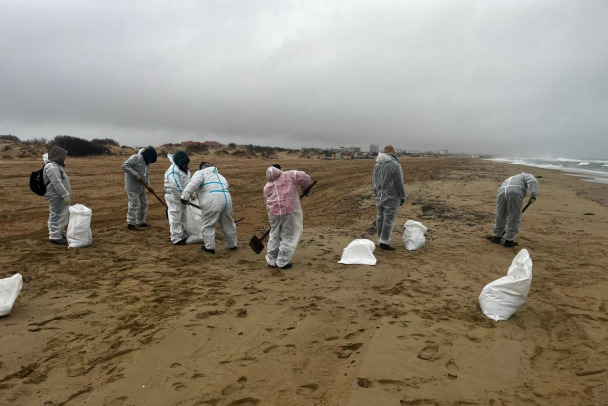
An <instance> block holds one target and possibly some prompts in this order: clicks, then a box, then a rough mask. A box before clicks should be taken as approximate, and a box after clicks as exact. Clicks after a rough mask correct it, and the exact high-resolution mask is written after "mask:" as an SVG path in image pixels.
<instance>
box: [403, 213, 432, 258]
mask: <svg viewBox="0 0 608 406" xmlns="http://www.w3.org/2000/svg"><path fill="white" fill-rule="evenodd" d="M426 230H427V228H426V227H425V226H424V225H423V224H422V223H420V222H418V221H414V220H408V221H406V222H405V231H404V232H403V244H404V245H405V248H407V249H408V250H410V251H415V250H419V249H420V248H422V247H424V244H425V243H426V239H425V238H424V233H426Z"/></svg>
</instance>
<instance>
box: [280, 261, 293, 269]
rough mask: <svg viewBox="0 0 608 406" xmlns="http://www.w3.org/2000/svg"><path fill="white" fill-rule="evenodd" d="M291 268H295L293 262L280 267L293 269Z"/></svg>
mask: <svg viewBox="0 0 608 406" xmlns="http://www.w3.org/2000/svg"><path fill="white" fill-rule="evenodd" d="M291 268H293V265H291V262H290V263H288V264H287V265H283V266H280V267H279V269H291Z"/></svg>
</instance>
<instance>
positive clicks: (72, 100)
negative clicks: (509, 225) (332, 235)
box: [0, 0, 608, 158]
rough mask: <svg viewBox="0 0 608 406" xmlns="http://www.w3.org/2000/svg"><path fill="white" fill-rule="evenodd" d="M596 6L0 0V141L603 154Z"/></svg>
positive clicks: (607, 153) (607, 64) (605, 66)
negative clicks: (62, 138)
mask: <svg viewBox="0 0 608 406" xmlns="http://www.w3.org/2000/svg"><path fill="white" fill-rule="evenodd" d="M606 44H608V1H605V0H598V1H594V0H585V1H572V0H536V1H523V0H522V1H513V0H504V1H501V0H492V1H488V0H479V1H456V0H444V1H434V0H420V1H413V0H409V1H406V0H393V1H382V0H366V1H362V0H334V1H331V0H319V1H317V0H302V1H286V0H274V1H270V0H268V1H246V0H222V1H219V0H214V1H203V0H179V1H171V2H170V1H156V0H145V1H125V0H119V1H113V0H98V1H87V0H71V1H70V0H39V1H28V0H14V1H12V0H0V55H2V59H1V62H0V134H13V135H16V136H18V137H19V138H21V139H31V138H40V137H44V138H48V139H50V138H53V137H54V136H55V135H58V134H67V135H72V136H76V137H81V138H87V139H92V138H113V139H115V140H117V141H119V142H120V143H122V144H127V145H134V146H135V145H140V146H141V145H148V144H151V145H160V144H162V143H165V142H180V141H186V140H198V141H205V140H217V141H220V142H222V143H229V142H235V143H237V144H258V145H270V146H285V147H298V148H299V147H312V146H318V147H338V146H360V147H362V148H363V149H364V150H368V149H369V145H370V144H379V145H380V146H383V145H384V144H393V145H394V146H395V147H396V148H402V149H406V150H422V151H424V150H440V149H448V150H450V151H451V152H471V153H493V154H497V155H502V156H521V157H530V156H536V157H541V156H543V157H573V158H602V157H603V158H607V157H608V134H607V133H608V47H607V45H606Z"/></svg>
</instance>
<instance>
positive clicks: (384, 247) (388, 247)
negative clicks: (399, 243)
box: [380, 243, 395, 251]
mask: <svg viewBox="0 0 608 406" xmlns="http://www.w3.org/2000/svg"><path fill="white" fill-rule="evenodd" d="M380 248H382V249H383V250H387V251H395V248H393V247H391V246H390V245H388V244H382V243H381V244H380Z"/></svg>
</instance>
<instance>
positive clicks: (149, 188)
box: [142, 183, 169, 210]
mask: <svg viewBox="0 0 608 406" xmlns="http://www.w3.org/2000/svg"><path fill="white" fill-rule="evenodd" d="M142 184H143V185H144V187H145V188H146V189H147V190H148V192H150V193H152V194H153V195H154V197H156V198H157V199H158V201H159V202H161V203H162V205H163V206H165V209H167V210H169V208H168V207H167V204H166V203H165V202H163V201H162V200H161V198H160V197H158V195H157V194H156V193H154V190H152V188H151V187H150V186H148V185H146V184H145V183H142Z"/></svg>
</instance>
